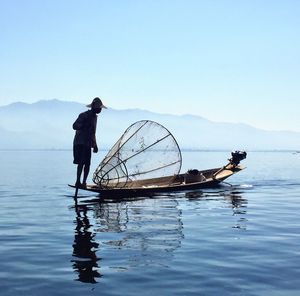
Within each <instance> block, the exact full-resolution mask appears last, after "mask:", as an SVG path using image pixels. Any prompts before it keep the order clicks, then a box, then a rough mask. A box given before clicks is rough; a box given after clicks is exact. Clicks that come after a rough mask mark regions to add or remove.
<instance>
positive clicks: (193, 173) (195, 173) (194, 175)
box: [184, 169, 206, 184]
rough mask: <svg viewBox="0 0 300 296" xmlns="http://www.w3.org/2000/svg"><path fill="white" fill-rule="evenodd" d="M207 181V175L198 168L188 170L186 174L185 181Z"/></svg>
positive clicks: (186, 182)
mask: <svg viewBox="0 0 300 296" xmlns="http://www.w3.org/2000/svg"><path fill="white" fill-rule="evenodd" d="M204 181H206V178H205V176H204V175H203V174H202V173H200V172H199V170H197V169H192V170H188V171H187V173H186V174H185V175H184V183H185V184H188V183H195V182H204Z"/></svg>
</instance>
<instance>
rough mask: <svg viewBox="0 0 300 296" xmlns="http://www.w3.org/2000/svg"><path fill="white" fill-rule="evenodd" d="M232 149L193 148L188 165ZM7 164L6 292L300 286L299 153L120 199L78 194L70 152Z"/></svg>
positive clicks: (2, 229)
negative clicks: (187, 185)
mask: <svg viewBox="0 0 300 296" xmlns="http://www.w3.org/2000/svg"><path fill="white" fill-rule="evenodd" d="M103 153H104V152H101V153H100V154H99V155H97V156H93V157H94V158H93V168H92V170H91V171H93V169H94V168H95V167H96V165H97V163H98V162H99V161H100V159H101V158H102V157H103ZM228 156H229V155H228V152H183V161H184V162H183V168H182V170H183V171H185V170H187V169H190V168H199V169H206V168H211V167H218V166H221V165H223V164H225V161H226V159H227V158H228ZM0 163H1V172H0V203H1V207H0V222H1V223H0V259H1V269H0V291H1V295H41V292H42V294H43V295H82V294H83V293H84V294H85V295H121V294H123V295H141V294H142V295H158V294H159V295H299V293H300V284H299V276H300V267H299V266H300V248H299V245H300V219H299V212H300V202H299V201H300V174H299V168H300V155H299V154H293V153H291V152H252V153H249V154H248V159H247V160H245V161H244V164H245V165H246V166H247V169H246V170H245V171H243V172H240V173H239V174H237V175H235V176H233V177H231V178H230V179H228V182H230V183H231V184H232V185H233V186H229V185H224V186H221V187H220V188H217V189H211V190H204V191H201V190H197V191H191V192H181V193H173V194H163V195H157V196H155V197H153V198H143V197H141V198H138V199H133V200H124V201H119V202H109V201H106V202H99V201H98V200H97V195H95V194H93V193H85V192H83V191H80V192H79V195H80V197H81V198H80V199H79V201H78V203H75V202H74V200H73V198H72V195H73V194H74V190H73V189H71V188H68V187H67V183H73V182H74V178H75V166H73V165H72V152H71V151H1V153H0ZM82 197H84V198H82Z"/></svg>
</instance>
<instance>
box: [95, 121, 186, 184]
mask: <svg viewBox="0 0 300 296" xmlns="http://www.w3.org/2000/svg"><path fill="white" fill-rule="evenodd" d="M180 168H181V152H180V149H179V146H178V144H177V142H176V140H175V138H174V137H173V136H172V134H171V133H170V132H169V131H168V130H167V129H166V128H165V127H163V126H162V125H160V124H158V123H156V122H154V121H150V120H142V121H138V122H136V123H134V124H132V125H131V126H130V127H128V128H127V130H126V131H125V132H124V134H123V135H122V136H121V137H120V139H119V140H118V141H117V142H116V143H115V144H114V146H113V147H112V148H111V150H110V151H109V152H108V153H107V155H106V156H105V157H104V159H103V160H102V162H101V163H100V165H99V166H98V167H97V169H96V170H95V172H94V176H93V181H94V183H95V184H97V185H98V186H100V187H102V188H123V187H132V186H136V185H137V184H138V182H136V181H142V180H145V179H152V178H161V177H166V176H170V178H173V177H174V176H176V175H177V174H179V172H180Z"/></svg>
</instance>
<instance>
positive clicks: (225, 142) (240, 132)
mask: <svg viewBox="0 0 300 296" xmlns="http://www.w3.org/2000/svg"><path fill="white" fill-rule="evenodd" d="M85 110H87V108H86V107H85V106H84V105H83V104H79V103H76V102H68V101H60V100H56V99H55V100H49V101H38V102H36V103H33V104H26V103H21V102H18V103H13V104H10V105H7V106H2V107H0V139H1V140H0V149H68V148H71V147H72V141H73V136H74V131H73V130H72V124H73V122H74V121H75V119H76V118H77V116H78V114H79V113H80V112H83V111H85ZM143 119H149V120H153V121H157V122H158V123H161V124H162V125H164V126H165V127H166V128H167V129H168V130H169V131H171V133H172V134H173V135H174V137H175V138H176V140H177V141H178V144H179V146H180V147H181V149H214V150H215V149H226V150H233V149H245V150H282V149H290V150H299V149H300V133H298V132H289V131H265V130H261V129H257V128H254V127H251V126H249V125H246V124H234V123H221V122H212V121H210V120H207V119H205V118H202V117H200V116H194V115H182V116H179V115H171V114H159V113H153V112H149V111H146V110H140V109H128V110H115V109H108V110H103V111H102V113H101V114H100V116H99V120H98V128H97V139H98V144H99V146H100V148H103V149H107V148H110V147H111V146H112V145H113V144H114V143H115V141H116V140H117V139H118V138H119V137H120V136H121V134H122V133H123V132H124V131H125V129H126V128H127V127H128V126H129V125H131V124H132V123H134V122H135V121H138V120H143Z"/></svg>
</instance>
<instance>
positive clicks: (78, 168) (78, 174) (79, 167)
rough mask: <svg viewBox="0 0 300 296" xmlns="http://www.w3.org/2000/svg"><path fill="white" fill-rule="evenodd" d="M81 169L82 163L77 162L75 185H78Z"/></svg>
mask: <svg viewBox="0 0 300 296" xmlns="http://www.w3.org/2000/svg"><path fill="white" fill-rule="evenodd" d="M82 169H83V164H79V165H78V166H77V180H76V186H77V185H80V177H81V173H82Z"/></svg>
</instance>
